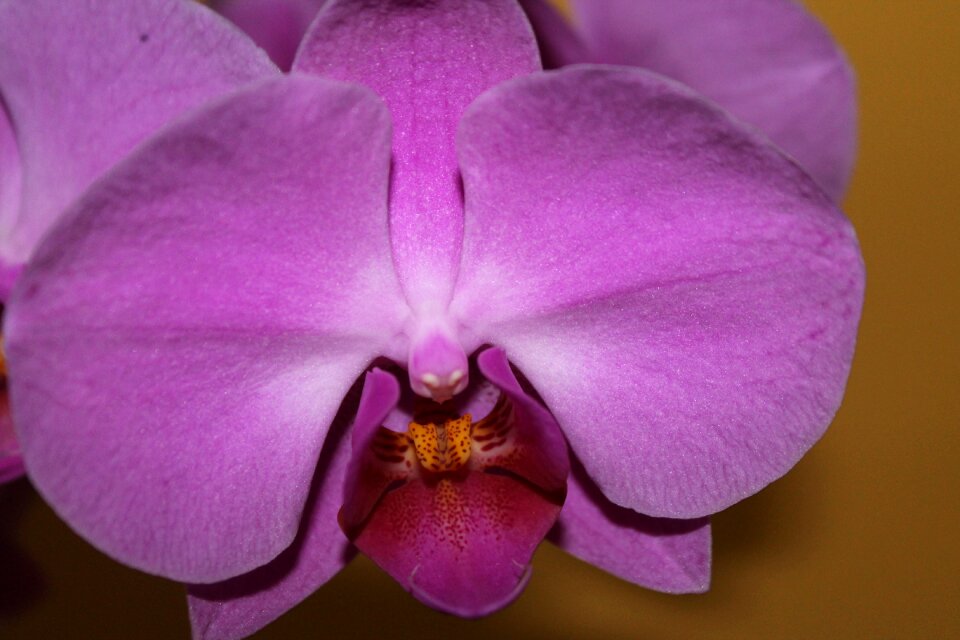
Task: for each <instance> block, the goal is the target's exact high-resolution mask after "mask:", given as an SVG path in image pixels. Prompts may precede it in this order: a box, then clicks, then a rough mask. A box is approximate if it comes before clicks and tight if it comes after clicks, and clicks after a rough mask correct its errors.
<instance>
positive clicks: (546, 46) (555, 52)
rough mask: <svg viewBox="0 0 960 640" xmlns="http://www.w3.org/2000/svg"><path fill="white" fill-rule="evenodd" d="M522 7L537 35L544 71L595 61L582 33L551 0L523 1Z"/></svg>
mask: <svg viewBox="0 0 960 640" xmlns="http://www.w3.org/2000/svg"><path fill="white" fill-rule="evenodd" d="M520 6H521V7H523V11H524V13H526V14H527V18H528V19H529V20H530V24H531V26H533V32H534V33H535V34H536V36H537V44H538V45H539V47H540V59H541V60H543V66H544V68H546V69H556V68H557V67H562V66H565V65H568V64H576V63H580V62H592V61H593V60H592V54H591V52H590V51H589V49H588V48H587V45H586V43H584V42H583V40H582V39H581V38H580V34H578V33H577V32H576V31H574V29H573V27H571V26H570V24H569V23H568V22H567V21H566V19H564V17H563V16H562V15H560V14H559V13H558V12H557V10H556V9H554V8H553V6H552V5H551V4H550V3H549V2H547V0H520Z"/></svg>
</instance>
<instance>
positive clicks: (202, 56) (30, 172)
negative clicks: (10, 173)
mask: <svg viewBox="0 0 960 640" xmlns="http://www.w3.org/2000/svg"><path fill="white" fill-rule="evenodd" d="M276 73H277V69H276V67H274V66H273V65H272V64H271V63H270V61H269V59H268V58H267V57H266V56H265V55H264V54H263V53H262V52H261V51H259V50H258V49H257V48H256V47H255V46H254V45H253V43H251V42H250V40H249V39H247V38H246V37H245V36H244V35H243V34H241V33H240V32H239V31H238V30H236V29H234V28H232V27H231V26H230V25H229V24H228V23H227V22H226V21H225V20H223V19H222V18H220V17H218V16H217V15H216V14H214V13H213V12H211V11H210V10H209V9H206V8H205V7H203V6H201V5H200V4H199V3H195V2H181V1H178V0H137V2H129V1H128V0H107V1H106V2H101V3H97V4H96V5H93V4H91V3H89V2H61V1H60V0H30V2H5V3H3V4H2V6H0V87H2V91H3V100H4V101H5V102H6V107H7V109H8V112H9V117H10V120H11V122H12V123H13V129H14V131H15V132H16V139H17V143H18V145H19V149H20V159H21V162H22V172H23V187H22V194H21V195H22V197H21V198H10V197H8V190H7V189H5V188H3V187H2V186H0V229H2V232H0V257H2V258H3V259H4V260H5V261H6V262H7V263H9V264H16V263H22V262H25V261H26V259H27V258H28V257H29V255H30V254H31V252H32V251H33V249H34V247H35V246H36V244H37V242H38V241H39V239H40V237H41V236H42V235H43V233H44V232H45V231H46V230H47V229H48V228H49V227H50V225H51V224H52V223H53V222H54V220H55V219H56V217H57V216H58V215H59V214H60V213H61V212H62V210H63V209H64V208H65V207H66V206H67V205H68V204H69V203H70V202H71V201H72V200H73V199H74V198H76V197H77V196H78V195H79V194H80V193H81V192H82V191H83V190H84V189H85V188H86V187H87V186H88V185H89V184H90V183H91V182H92V181H93V180H94V178H96V177H97V176H98V175H100V174H101V173H102V172H103V171H104V170H106V169H107V168H109V167H110V166H112V165H113V164H114V163H116V162H117V161H118V160H120V159H121V158H123V157H124V156H125V155H126V154H127V153H129V152H130V151H131V149H133V148H134V146H136V145H137V144H138V143H140V142H141V141H143V140H144V139H145V138H146V137H147V136H149V135H150V134H152V133H153V132H154V131H155V130H156V129H158V128H159V127H160V126H162V125H164V124H166V123H168V122H170V121H171V120H173V119H174V118H176V117H177V116H179V115H181V114H183V113H184V112H185V111H187V110H188V109H192V108H194V107H196V106H198V105H200V104H203V103H204V102H205V101H207V100H210V99H211V98H214V97H217V96H219V95H222V94H224V93H226V92H228V91H230V90H233V89H235V88H237V87H240V86H241V85H242V84H244V83H246V82H249V81H251V80H254V79H256V78H261V77H267V76H270V75H273V74H276ZM0 128H2V127H0ZM0 138H2V134H0ZM3 144H4V143H0V147H2V146H3ZM4 153H6V152H4ZM3 162H4V165H5V164H6V160H4V161H3ZM4 180H5V179H4ZM18 200H19V202H18Z"/></svg>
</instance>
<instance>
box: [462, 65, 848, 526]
mask: <svg viewBox="0 0 960 640" xmlns="http://www.w3.org/2000/svg"><path fill="white" fill-rule="evenodd" d="M459 134H460V137H459V144H460V155H461V167H462V170H463V172H464V182H465V191H466V203H467V225H466V229H467V232H466V236H465V243H464V261H463V266H462V267H461V272H460V280H459V281H458V285H457V286H458V290H457V294H456V297H455V300H454V303H453V305H451V313H452V314H453V315H454V316H455V317H456V318H457V319H458V320H459V322H461V323H462V324H463V325H464V326H465V329H464V333H465V334H467V333H471V332H472V333H473V335H474V341H475V342H476V343H477V344H482V343H490V344H496V345H499V346H501V347H503V348H504V349H505V350H506V351H507V353H509V354H510V359H511V362H513V363H514V364H516V365H517V366H518V367H519V368H520V369H521V371H522V372H523V374H524V375H525V376H526V377H527V378H528V380H529V381H530V382H531V383H532V384H533V386H534V387H535V388H536V389H537V391H538V392H539V393H540V394H541V395H542V397H543V399H544V400H545V402H546V404H547V406H548V407H549V408H550V410H551V411H552V412H553V413H554V415H555V416H556V417H557V420H558V422H559V423H560V426H561V428H562V429H563V430H564V432H565V434H566V436H567V439H568V441H569V443H570V445H571V447H572V448H573V450H574V452H575V453H576V454H577V456H578V457H579V458H580V459H581V460H582V462H583V464H584V466H585V468H586V470H587V473H588V474H589V475H590V477H591V478H593V479H594V480H595V481H596V482H597V484H598V485H599V487H600V488H601V489H602V490H603V492H604V494H606V495H607V497H608V498H609V499H611V500H612V501H614V502H615V503H617V504H619V505H621V506H625V507H629V508H632V509H634V510H636V511H640V512H643V513H647V514H649V515H654V516H665V517H673V518H693V517H699V516H702V515H706V514H709V513H713V512H715V511H718V510H720V509H723V508H724V507H727V506H729V505H730V504H732V503H734V502H736V501H737V500H740V499H742V498H744V497H746V496H748V495H750V494H752V493H754V492H755V491H757V490H759V489H760V488H761V487H763V486H764V485H766V484H767V483H768V482H770V481H772V480H774V479H775V478H777V477H779V476H780V475H782V474H783V473H785V472H786V471H787V470H788V469H789V468H790V467H791V466H792V465H793V464H794V463H795V462H796V461H797V460H798V459H799V458H800V456H801V455H803V453H804V452H805V451H806V450H807V449H808V448H809V447H810V446H811V445H812V444H813V443H814V442H815V441H816V440H817V438H819V437H820V435H821V434H822V433H823V431H824V429H826V426H827V425H828V424H829V422H830V420H831V419H832V417H833V414H834V412H835V411H836V409H837V407H838V406H839V404H840V399H841V397H842V395H843V388H844V385H845V382H846V378H847V373H848V371H849V368H850V361H851V358H852V355H853V346H854V341H855V336H856V327H857V322H858V319H859V314H860V307H861V302H862V295H863V265H862V262H861V259H860V254H859V250H858V247H857V242H856V239H855V237H854V233H853V230H852V228H851V227H850V224H849V222H848V221H847V219H846V218H845V217H844V216H843V215H842V214H841V213H840V212H839V211H837V210H836V209H835V208H834V207H833V205H832V204H831V202H830V200H829V199H828V198H827V197H826V195H825V194H823V193H822V192H821V191H820V190H819V189H818V188H817V187H816V185H815V184H813V182H812V181H811V180H810V179H809V178H808V177H807V176H806V174H805V173H803V172H802V171H801V170H800V169H799V168H798V167H797V166H796V165H794V164H793V163H791V162H790V161H789V160H787V159H786V158H785V157H783V156H782V155H781V154H780V153H779V152H778V151H777V150H776V149H775V148H773V147H772V146H771V145H769V144H768V143H766V142H765V141H764V140H763V139H761V138H760V137H758V136H754V135H751V134H750V133H749V132H748V131H746V130H744V129H742V128H741V127H740V126H739V125H738V124H737V122H736V121H734V120H732V119H730V118H729V117H727V115H726V114H725V113H723V112H721V111H719V110H718V109H716V108H714V107H713V106H711V105H710V104H708V103H706V102H704V101H702V100H700V99H699V98H697V97H696V95H695V94H693V93H692V92H689V91H687V90H685V89H684V88H683V87H682V86H681V85H678V84H675V83H671V82H667V81H665V80H663V79H662V78H659V77H657V76H655V75H652V74H648V73H645V72H642V71H637V70H630V69H625V68H617V67H606V68H605V67H579V68H578V67H568V68H566V69H565V70H562V71H558V72H552V73H547V74H538V75H534V76H528V77H526V78H522V79H519V80H515V81H511V82H509V83H506V84H504V85H501V86H500V87H497V88H496V89H493V90H492V91H490V92H488V93H487V94H486V95H484V96H483V97H482V98H480V99H479V100H478V101H477V102H475V103H474V105H473V106H472V107H471V109H470V110H469V112H468V113H467V114H466V115H465V116H464V121H463V124H462V127H461V129H460V132H459ZM471 346H472V345H471V344H468V345H467V347H468V348H469V347H471Z"/></svg>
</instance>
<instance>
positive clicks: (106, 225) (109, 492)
mask: <svg viewBox="0 0 960 640" xmlns="http://www.w3.org/2000/svg"><path fill="white" fill-rule="evenodd" d="M389 150H390V129H389V114H387V112H386V110H385V109H384V108H383V105H382V103H380V101H379V100H378V99H377V98H376V97H375V96H373V95H372V94H371V93H370V92H369V91H367V90H365V89H363V88H362V87H358V86H350V85H342V84H340V83H335V82H330V81H325V80H320V79H317V78H311V77H307V76H294V77H290V78H284V79H278V80H272V81H268V82H266V83H262V84H259V85H257V86H255V87H253V88H251V89H248V90H243V91H241V92H239V93H237V94H235V95H234V96H231V97H230V98H228V99H226V100H224V101H222V102H218V103H216V104H213V105H210V106H208V107H205V108H204V109H203V110H202V111H200V112H198V113H195V114H194V115H193V116H192V117H190V118H188V119H186V120H183V121H181V122H180V123H179V124H177V125H175V126H174V127H172V128H170V129H168V130H167V131H166V132H165V133H164V134H162V135H160V136H158V137H156V138H154V139H153V140H151V142H150V143H148V144H147V145H146V146H144V147H143V148H141V150H140V151H139V152H137V153H136V154H134V156H132V157H131V158H129V159H128V160H127V161H125V162H124V163H122V164H121V165H119V166H118V167H116V168H115V169H114V170H113V171H111V172H110V173H109V174H108V175H107V176H105V177H104V179H103V180H101V181H100V182H98V184H97V185H96V186H95V187H94V188H93V189H91V190H90V191H88V192H87V194H86V195H85V196H84V198H83V199H81V200H80V201H79V203H78V204H77V205H76V206H75V207H73V208H72V209H71V211H70V212H68V213H67V214H66V216H65V217H64V218H63V219H61V221H60V223H58V225H57V226H56V227H55V228H54V230H53V231H52V232H51V233H50V234H49V235H48V236H47V238H46V240H45V241H44V242H43V243H42V244H41V246H40V248H39V249H38V251H37V253H36V255H35V257H34V259H32V260H31V262H30V266H29V267H28V268H27V270H26V271H25V272H24V275H23V276H22V277H21V280H20V281H19V282H18V284H17V287H16V288H15V290H14V294H13V296H12V300H11V303H10V305H9V307H8V309H7V312H8V316H7V323H6V331H7V334H6V339H7V349H8V351H7V353H8V357H9V361H8V364H9V367H10V371H11V375H10V378H11V381H12V386H11V397H12V401H13V410H14V411H13V413H14V423H15V424H16V425H17V428H18V429H19V431H20V436H21V444H22V446H23V452H24V457H25V459H26V464H27V468H28V470H29V471H30V473H31V476H32V478H33V480H34V481H35V483H36V485H37V488H38V489H39V490H40V491H41V493H43V494H44V496H45V497H46V498H47V499H48V501H49V502H50V503H51V504H52V505H53V507H54V508H55V509H56V510H57V511H58V512H59V513H60V515H61V516H62V517H63V518H64V519H65V520H66V521H67V522H69V523H70V524H71V525H72V526H73V527H74V528H75V529H76V530H77V531H78V532H79V533H81V534H82V535H84V536H85V537H87V538H88V539H89V540H90V541H91V542H93V543H94V544H95V545H97V546H99V547H100V548H101V549H103V550H104V551H106V552H107V553H109V554H111V555H113V556H114V557H116V558H117V559H119V560H121V561H123V562H126V563H128V564H131V565H134V566H136V567H138V568H142V569H144V570H146V571H150V572H155V573H159V574H162V575H165V576H169V577H172V578H175V579H179V580H183V581H187V582H214V581H219V580H223V579H226V578H229V577H232V576H235V575H238V574H240V573H244V572H246V571H249V570H251V569H253V568H254V567H257V566H260V565H262V564H264V563H265V562H267V561H268V560H270V559H271V558H273V557H274V556H276V555H277V554H278V553H279V552H280V551H281V550H283V549H284V548H285V547H287V546H288V545H289V544H290V542H291V541H292V540H293V538H294V535H295V534H296V532H297V529H298V524H299V521H300V513H301V510H302V508H303V504H304V501H305V499H306V496H307V490H308V487H309V485H310V479H311V477H312V475H313V471H314V467H315V465H316V461H317V457H318V455H319V452H320V448H321V445H322V444H323V440H324V435H325V433H326V430H327V427H328V426H329V424H330V421H331V420H332V419H333V416H334V414H335V412H336V410H337V407H338V406H339V404H340V402H341V400H342V398H343V396H344V394H345V393H346V391H347V390H348V389H349V388H350V385H351V384H352V383H353V382H354V380H355V379H356V378H357V377H358V376H359V375H360V373H361V372H362V371H363V369H364V368H365V367H366V366H367V364H368V363H369V361H370V360H371V359H372V358H373V357H374V356H376V355H377V354H379V353H382V352H383V351H385V350H386V349H387V343H388V342H389V340H390V339H391V338H392V337H393V336H394V335H395V334H397V333H398V332H399V331H400V330H401V327H402V322H403V315H404V314H405V313H406V307H405V305H404V304H403V302H402V298H401V294H400V291H399V286H398V284H397V282H396V276H395V274H394V273H393V269H392V265H391V262H390V254H389V240H388V231H387V209H386V204H387V181H388V171H389Z"/></svg>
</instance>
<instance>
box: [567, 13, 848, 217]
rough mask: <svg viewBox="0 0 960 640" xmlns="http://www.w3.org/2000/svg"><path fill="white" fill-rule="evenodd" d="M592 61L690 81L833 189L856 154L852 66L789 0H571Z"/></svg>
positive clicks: (839, 187)
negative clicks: (664, 0)
mask: <svg viewBox="0 0 960 640" xmlns="http://www.w3.org/2000/svg"><path fill="white" fill-rule="evenodd" d="M572 4H573V9H574V15H575V20H576V22H577V23H578V25H579V27H580V30H581V33H582V37H583V38H584V40H585V41H586V42H587V43H588V44H589V45H590V47H591V49H592V50H593V54H594V56H595V59H594V61H596V62H606V63H612V64H626V65H636V66H640V67H644V68H646V69H650V70H652V71H656V72H658V73H662V74H663V75H665V76H667V77H669V78H673V79H676V80H679V81H681V82H683V83H685V84H687V85H689V86H690V87H693V88H694V89H696V90H697V91H699V92H700V93H702V94H703V95H705V96H706V97H708V98H710V99H711V100H714V101H716V102H717V103H718V104H720V105H721V106H722V107H724V108H725V109H728V110H729V111H730V112H731V113H733V114H734V115H735V116H737V117H738V118H740V119H742V120H743V121H744V122H747V123H749V124H751V125H753V126H755V127H757V128H759V129H760V130H761V131H763V132H764V133H766V134H767V135H768V136H769V137H770V138H771V139H772V140H773V141H774V142H775V143H777V144H778V145H779V146H780V147H781V148H783V149H784V150H785V151H786V152H787V153H789V154H791V155H792V156H793V157H794V158H796V159H797V161H798V162H799V163H800V164H801V165H802V166H803V167H804V168H805V169H806V170H807V171H808V172H809V173H810V174H811V175H812V176H813V177H814V178H815V179H816V180H817V181H818V182H819V183H820V186H822V187H823V189H824V190H825V191H826V192H827V193H828V194H830V195H831V196H832V197H833V198H834V199H837V200H839V199H840V198H841V197H842V196H843V194H844V191H845V190H846V187H847V184H848V182H849V180H850V174H851V171H852V169H853V161H854V157H855V155H856V125H857V108H856V94H855V86H854V79H853V72H852V70H851V68H850V65H849V64H848V62H847V59H846V57H845V56H844V54H843V52H842V51H841V50H840V48H839V46H838V45H837V44H836V42H834V40H833V38H832V37H831V36H830V33H829V32H828V31H827V29H826V28H825V27H824V26H823V25H822V24H821V23H820V22H819V21H817V19H816V18H814V17H813V16H812V15H810V13H809V12H808V11H807V10H806V9H804V8H803V6H802V5H801V4H800V3H799V2H794V1H793V0H736V1H725V2H718V1H717V0H684V1H683V2H663V1H662V0H573V3H572Z"/></svg>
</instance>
